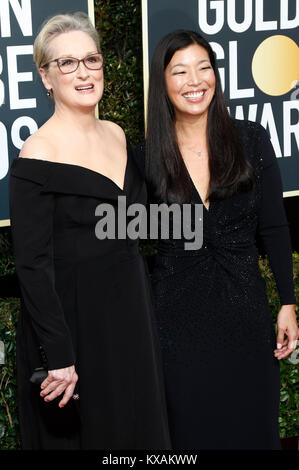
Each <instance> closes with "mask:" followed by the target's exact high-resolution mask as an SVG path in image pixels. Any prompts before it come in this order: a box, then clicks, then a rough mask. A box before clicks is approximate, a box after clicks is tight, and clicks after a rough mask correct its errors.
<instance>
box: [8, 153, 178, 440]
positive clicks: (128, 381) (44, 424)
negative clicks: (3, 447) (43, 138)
mask: <svg viewBox="0 0 299 470" xmlns="http://www.w3.org/2000/svg"><path fill="white" fill-rule="evenodd" d="M128 148H129V147H128ZM118 196H126V198H127V205H128V204H131V203H135V202H138V203H145V201H146V188H145V184H144V182H143V181H142V178H141V176H140V173H139V171H138V169H137V167H136V165H135V163H134V160H133V159H132V155H131V151H130V150H129V151H128V159H127V166H126V173H125V182H124V188H123V190H121V188H119V187H118V186H117V185H116V184H115V183H114V182H113V181H112V180H110V179H109V178H107V177H105V176H104V175H101V174H99V173H97V172H95V171H92V170H89V169H86V168H84V167H81V166H77V165H72V164H66V163H56V162H49V161H42V160H38V159H30V158H27V159H25V158H15V159H14V161H13V162H12V166H11V171H10V215H11V227H12V235H13V245H14V256H15V263H16V270H17V274H18V277H19V281H20V286H21V291H22V299H23V301H22V310H21V313H20V318H19V323H18V330H17V373H18V398H19V417H20V426H21V438H22V445H23V449H169V448H170V441H169V433H168V424H167V415H166V405H165V395H164V388H163V377H162V366H161V363H160V360H161V358H160V351H159V340H158V336H157V332H156V329H155V325H154V319H153V313H152V307H151V299H150V292H149V287H150V286H149V284H148V277H147V274H146V270H145V265H144V261H143V258H142V257H141V255H140V253H139V249H138V240H135V241H134V240H130V239H128V238H125V239H115V240H108V239H106V240H99V239H98V238H97V237H96V235H95V226H96V223H97V222H98V220H99V217H96V216H95V210H96V207H97V206H98V204H100V203H109V204H112V205H113V207H115V212H116V216H117V215H118V211H117V201H118ZM42 356H43V357H44V358H46V360H47V365H48V369H50V370H52V369H59V368H63V367H67V366H70V365H72V364H75V366H76V371H77V373H78V376H79V381H78V383H77V386H76V389H75V391H76V393H78V394H79V397H80V398H79V401H76V402H74V400H73V399H71V400H70V402H69V403H68V405H67V406H66V407H65V408H63V409H59V408H58V406H57V400H56V401H55V402H50V403H45V402H44V400H43V399H42V398H40V397H39V392H40V389H39V387H38V386H36V385H33V384H32V383H31V382H30V381H29V379H30V376H31V374H32V373H33V370H34V369H35V368H37V367H41V365H42ZM75 405H76V406H75Z"/></svg>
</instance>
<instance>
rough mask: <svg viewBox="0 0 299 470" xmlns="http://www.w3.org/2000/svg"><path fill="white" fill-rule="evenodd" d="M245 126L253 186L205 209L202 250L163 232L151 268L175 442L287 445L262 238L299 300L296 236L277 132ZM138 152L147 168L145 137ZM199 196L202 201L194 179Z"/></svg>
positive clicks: (282, 290)
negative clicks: (270, 134)
mask: <svg viewBox="0 0 299 470" xmlns="http://www.w3.org/2000/svg"><path fill="white" fill-rule="evenodd" d="M236 125H237V128H238V131H239V133H240V136H241V139H242V141H243V144H244V147H245V151H246V155H247V158H248V159H249V160H250V162H251V164H252V166H253V168H254V172H255V185H254V188H253V189H252V190H251V191H250V192H248V193H246V194H236V195H234V196H232V197H230V198H228V199H226V200H222V201H216V202H211V203H210V206H209V210H207V209H206V208H203V235H204V242H203V246H202V248H201V249H199V250H196V251H186V250H184V247H183V243H184V240H171V239H170V240H160V241H159V248H158V254H157V256H156V261H155V267H154V270H153V274H152V286H153V292H154V302H155V312H156V320H157V324H158V330H159V334H160V340H161V345H162V352H163V360H164V374H165V381H166V396H167V403H168V416H169V426H170V433H171V438H172V446H173V449H180V450H181V449H280V439H279V428H278V412H279V397H280V370H279V367H280V366H279V361H278V359H276V358H275V357H274V353H273V351H274V349H276V335H275V329H274V325H273V319H272V314H271V311H270V308H269V303H268V299H267V295H266V287H265V281H264V280H263V278H262V276H261V273H260V270H259V266H258V250H257V246H256V239H257V236H260V237H261V239H262V241H263V244H264V246H265V249H266V252H267V254H268V256H269V260H270V264H271V268H272V270H273V273H274V276H275V280H276V284H277V287H278V290H279V295H280V302H281V304H293V303H295V302H296V300H295V297H294V285H293V275H292V253H291V243H290V236H289V231H288V223H287V220H286V216H285V212H284V207H283V200H282V185H281V178H280V173H279V168H278V164H277V161H276V157H275V154H274V151H273V147H272V145H271V142H270V139H269V137H268V134H267V132H266V131H265V129H264V128H263V127H262V126H260V125H259V124H256V123H253V122H250V121H238V120H236ZM135 156H136V160H137V162H139V166H140V167H141V168H142V166H143V163H144V147H143V146H142V145H141V146H140V147H139V148H137V149H136V151H135ZM193 202H195V203H201V202H202V201H201V199H200V196H199V194H198V192H197V191H196V189H195V186H194V185H193Z"/></svg>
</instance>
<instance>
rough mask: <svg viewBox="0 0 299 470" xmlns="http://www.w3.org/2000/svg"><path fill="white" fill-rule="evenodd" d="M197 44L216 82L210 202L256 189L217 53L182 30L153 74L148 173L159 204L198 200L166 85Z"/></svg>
mask: <svg viewBox="0 0 299 470" xmlns="http://www.w3.org/2000/svg"><path fill="white" fill-rule="evenodd" d="M192 44H198V45H200V46H202V47H203V48H204V49H205V50H206V51H207V52H208V54H209V59H210V62H211V65H212V67H213V70H214V74H215V79H216V83H215V93H214V96H213V98H212V101H211V103H210V106H209V110H208V122H207V145H208V152H209V170H210V183H209V190H208V195H207V199H209V200H210V201H214V200H217V199H224V198H227V197H229V196H231V195H232V194H234V193H235V192H237V191H248V190H250V189H251V187H252V184H253V170H252V167H251V165H250V163H249V162H248V161H247V160H246V158H245V155H244V152H243V148H242V145H241V142H240V139H239V137H238V133H237V130H236V128H235V125H234V120H233V119H232V118H231V117H230V115H229V113H228V110H227V107H226V103H225V99H224V95H223V92H222V88H221V81H220V75H219V72H218V68H217V64H216V59H215V55H214V52H213V50H212V48H211V46H210V45H209V43H208V42H207V41H206V40H205V39H204V38H203V37H202V36H201V35H200V34H198V33H196V32H195V31H186V30H177V31H174V32H172V33H170V34H168V35H167V36H165V37H164V38H163V39H162V40H161V41H160V42H159V44H158V46H157V47H156V50H155V52H154V55H153V58H152V63H151V70H150V80H149V94H148V113H147V132H146V155H147V157H146V166H145V170H146V178H147V182H148V186H149V191H150V195H151V199H152V200H155V201H157V202H179V203H185V202H190V201H191V197H192V186H191V180H190V177H189V175H188V172H187V169H186V166H185V164H184V161H183V158H182V155H181V153H180V150H179V146H178V143H177V137H176V131H175V110H174V107H173V105H172V103H171V101H170V99H169V97H168V95H167V91H166V82H165V69H166V67H167V65H168V64H169V62H170V61H171V59H172V57H173V55H174V53H175V52H176V51H177V50H180V49H184V48H186V47H188V46H190V45H192ZM203 202H204V201H203Z"/></svg>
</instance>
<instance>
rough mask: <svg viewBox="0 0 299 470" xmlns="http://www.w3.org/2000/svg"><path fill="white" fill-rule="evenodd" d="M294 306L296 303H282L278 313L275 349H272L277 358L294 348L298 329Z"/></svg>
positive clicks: (298, 335) (298, 332) (287, 353)
mask: <svg viewBox="0 0 299 470" xmlns="http://www.w3.org/2000/svg"><path fill="white" fill-rule="evenodd" d="M295 308H296V305H283V306H282V307H281V309H280V311H279V313H278V316H277V349H275V350H274V356H275V357H277V359H284V358H285V357H287V356H288V355H289V354H291V353H292V352H294V351H295V349H296V346H297V339H298V338H299V329H298V324H297V318H296V311H295ZM285 335H286V336H287V338H286V339H285Z"/></svg>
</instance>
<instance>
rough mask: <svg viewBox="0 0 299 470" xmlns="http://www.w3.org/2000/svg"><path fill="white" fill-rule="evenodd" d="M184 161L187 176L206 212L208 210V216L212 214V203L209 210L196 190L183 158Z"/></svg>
mask: <svg viewBox="0 0 299 470" xmlns="http://www.w3.org/2000/svg"><path fill="white" fill-rule="evenodd" d="M182 160H183V163H184V165H185V168H186V172H187V175H188V177H189V180H190V182H191V185H192V188H193V191H194V192H195V193H196V195H197V197H198V198H199V200H200V202H201V204H202V205H203V208H204V210H206V212H207V213H208V214H210V213H211V206H212V201H210V202H209V208H207V207H206V206H205V204H204V203H203V200H202V198H201V195H200V194H199V191H198V190H197V188H196V186H195V184H194V181H193V179H192V177H191V175H190V173H189V170H188V168H187V165H186V163H185V161H184V159H183V158H182Z"/></svg>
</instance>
